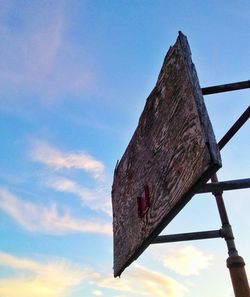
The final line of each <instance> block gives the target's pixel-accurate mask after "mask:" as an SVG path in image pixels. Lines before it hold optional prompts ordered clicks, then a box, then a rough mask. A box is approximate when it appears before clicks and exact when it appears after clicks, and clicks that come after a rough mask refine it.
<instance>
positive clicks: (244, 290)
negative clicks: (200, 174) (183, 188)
mask: <svg viewBox="0 0 250 297" xmlns="http://www.w3.org/2000/svg"><path fill="white" fill-rule="evenodd" d="M211 181H212V182H216V183H217V182H218V178H217V175H216V174H214V175H213V176H212V178H211ZM213 195H214V196H215V199H216V203H217V207H218V210H219V214H220V219H221V223H222V229H223V230H224V239H225V241H226V244H227V248H228V255H229V257H228V258H227V267H228V269H229V272H230V276H231V280H232V285H233V289H234V295H235V297H250V290H249V284H248V279H247V275H246V271H245V267H244V266H245V262H244V260H243V258H242V257H240V256H239V255H238V251H237V249H236V246H235V242H234V235H233V231H232V228H231V225H230V223H229V219H228V216H227V211H226V207H225V204H224V201H223V196H222V191H221V192H214V193H213Z"/></svg>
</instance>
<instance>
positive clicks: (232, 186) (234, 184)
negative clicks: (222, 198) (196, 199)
mask: <svg viewBox="0 0 250 297" xmlns="http://www.w3.org/2000/svg"><path fill="white" fill-rule="evenodd" d="M247 188H250V178H244V179H236V180H227V181H223V182H218V183H207V184H205V185H203V186H202V187H200V188H199V189H198V190H197V191H196V193H197V194H201V193H209V192H219V191H220V192H222V191H229V190H239V189H247Z"/></svg>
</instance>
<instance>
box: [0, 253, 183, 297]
mask: <svg viewBox="0 0 250 297" xmlns="http://www.w3.org/2000/svg"><path fill="white" fill-rule="evenodd" d="M0 265H1V266H6V267H9V268H11V269H13V270H14V272H15V274H14V275H15V276H14V277H9V278H5V279H2V280H0V297H5V296H11V297H29V296H32V297H42V296H46V297H59V296H60V297H64V296H67V295H69V293H70V291H71V290H72V289H74V288H75V287H77V286H79V285H81V286H83V287H84V286H85V285H87V284H91V286H92V295H93V296H103V295H105V294H104V293H105V290H109V291H115V292H117V293H118V295H116V296H128V294H129V295H130V296H148V297H151V296H155V297H163V296H164V297H165V296H168V297H183V296H184V295H185V293H186V292H187V291H188V289H187V288H186V287H184V286H183V285H182V284H180V283H178V282H177V281H176V280H174V279H173V278H170V277H168V276H166V275H163V274H162V273H159V272H156V271H154V270H151V269H149V268H146V267H144V266H141V265H138V264H134V265H133V267H130V268H129V269H128V270H127V271H126V272H125V273H124V277H123V278H122V279H114V278H113V277H111V276H107V275H104V274H101V273H97V272H96V271H95V270H94V269H93V268H91V267H90V268H89V267H79V266H78V265H75V264H72V263H69V262H68V261H66V260H62V259H61V260H60V259H57V260H50V261H46V262H44V261H38V260H33V259H29V258H23V257H17V256H14V255H11V254H8V253H4V252H0ZM19 272H21V273H19ZM23 272H25V273H23ZM135 280H136V281H135Z"/></svg>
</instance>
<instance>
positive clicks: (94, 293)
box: [92, 290, 103, 296]
mask: <svg viewBox="0 0 250 297" xmlns="http://www.w3.org/2000/svg"><path fill="white" fill-rule="evenodd" d="M92 294H93V295H95V296H102V295H103V293H102V292H101V291H100V290H94V291H93V292H92Z"/></svg>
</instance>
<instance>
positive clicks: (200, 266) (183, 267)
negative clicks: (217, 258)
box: [160, 245, 213, 275]
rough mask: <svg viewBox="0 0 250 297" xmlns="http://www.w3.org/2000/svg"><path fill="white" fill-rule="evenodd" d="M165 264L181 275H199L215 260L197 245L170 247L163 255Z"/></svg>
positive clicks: (162, 259)
mask: <svg viewBox="0 0 250 297" xmlns="http://www.w3.org/2000/svg"><path fill="white" fill-rule="evenodd" d="M160 258H161V259H160V260H161V261H162V262H163V264H164V266H166V267H168V268H169V269H171V270H173V271H175V272H176V273H178V274H181V275H198V274H199V273H200V271H201V270H204V269H207V268H208V267H209V266H210V265H211V264H212V262H213V256H212V255H210V254H207V253H205V252H203V251H202V250H200V249H198V248H196V247H195V246H192V245H189V246H185V247H182V248H175V249H173V248H172V249H168V250H167V251H166V252H165V253H164V254H163V255H162V256H161V257H160Z"/></svg>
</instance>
